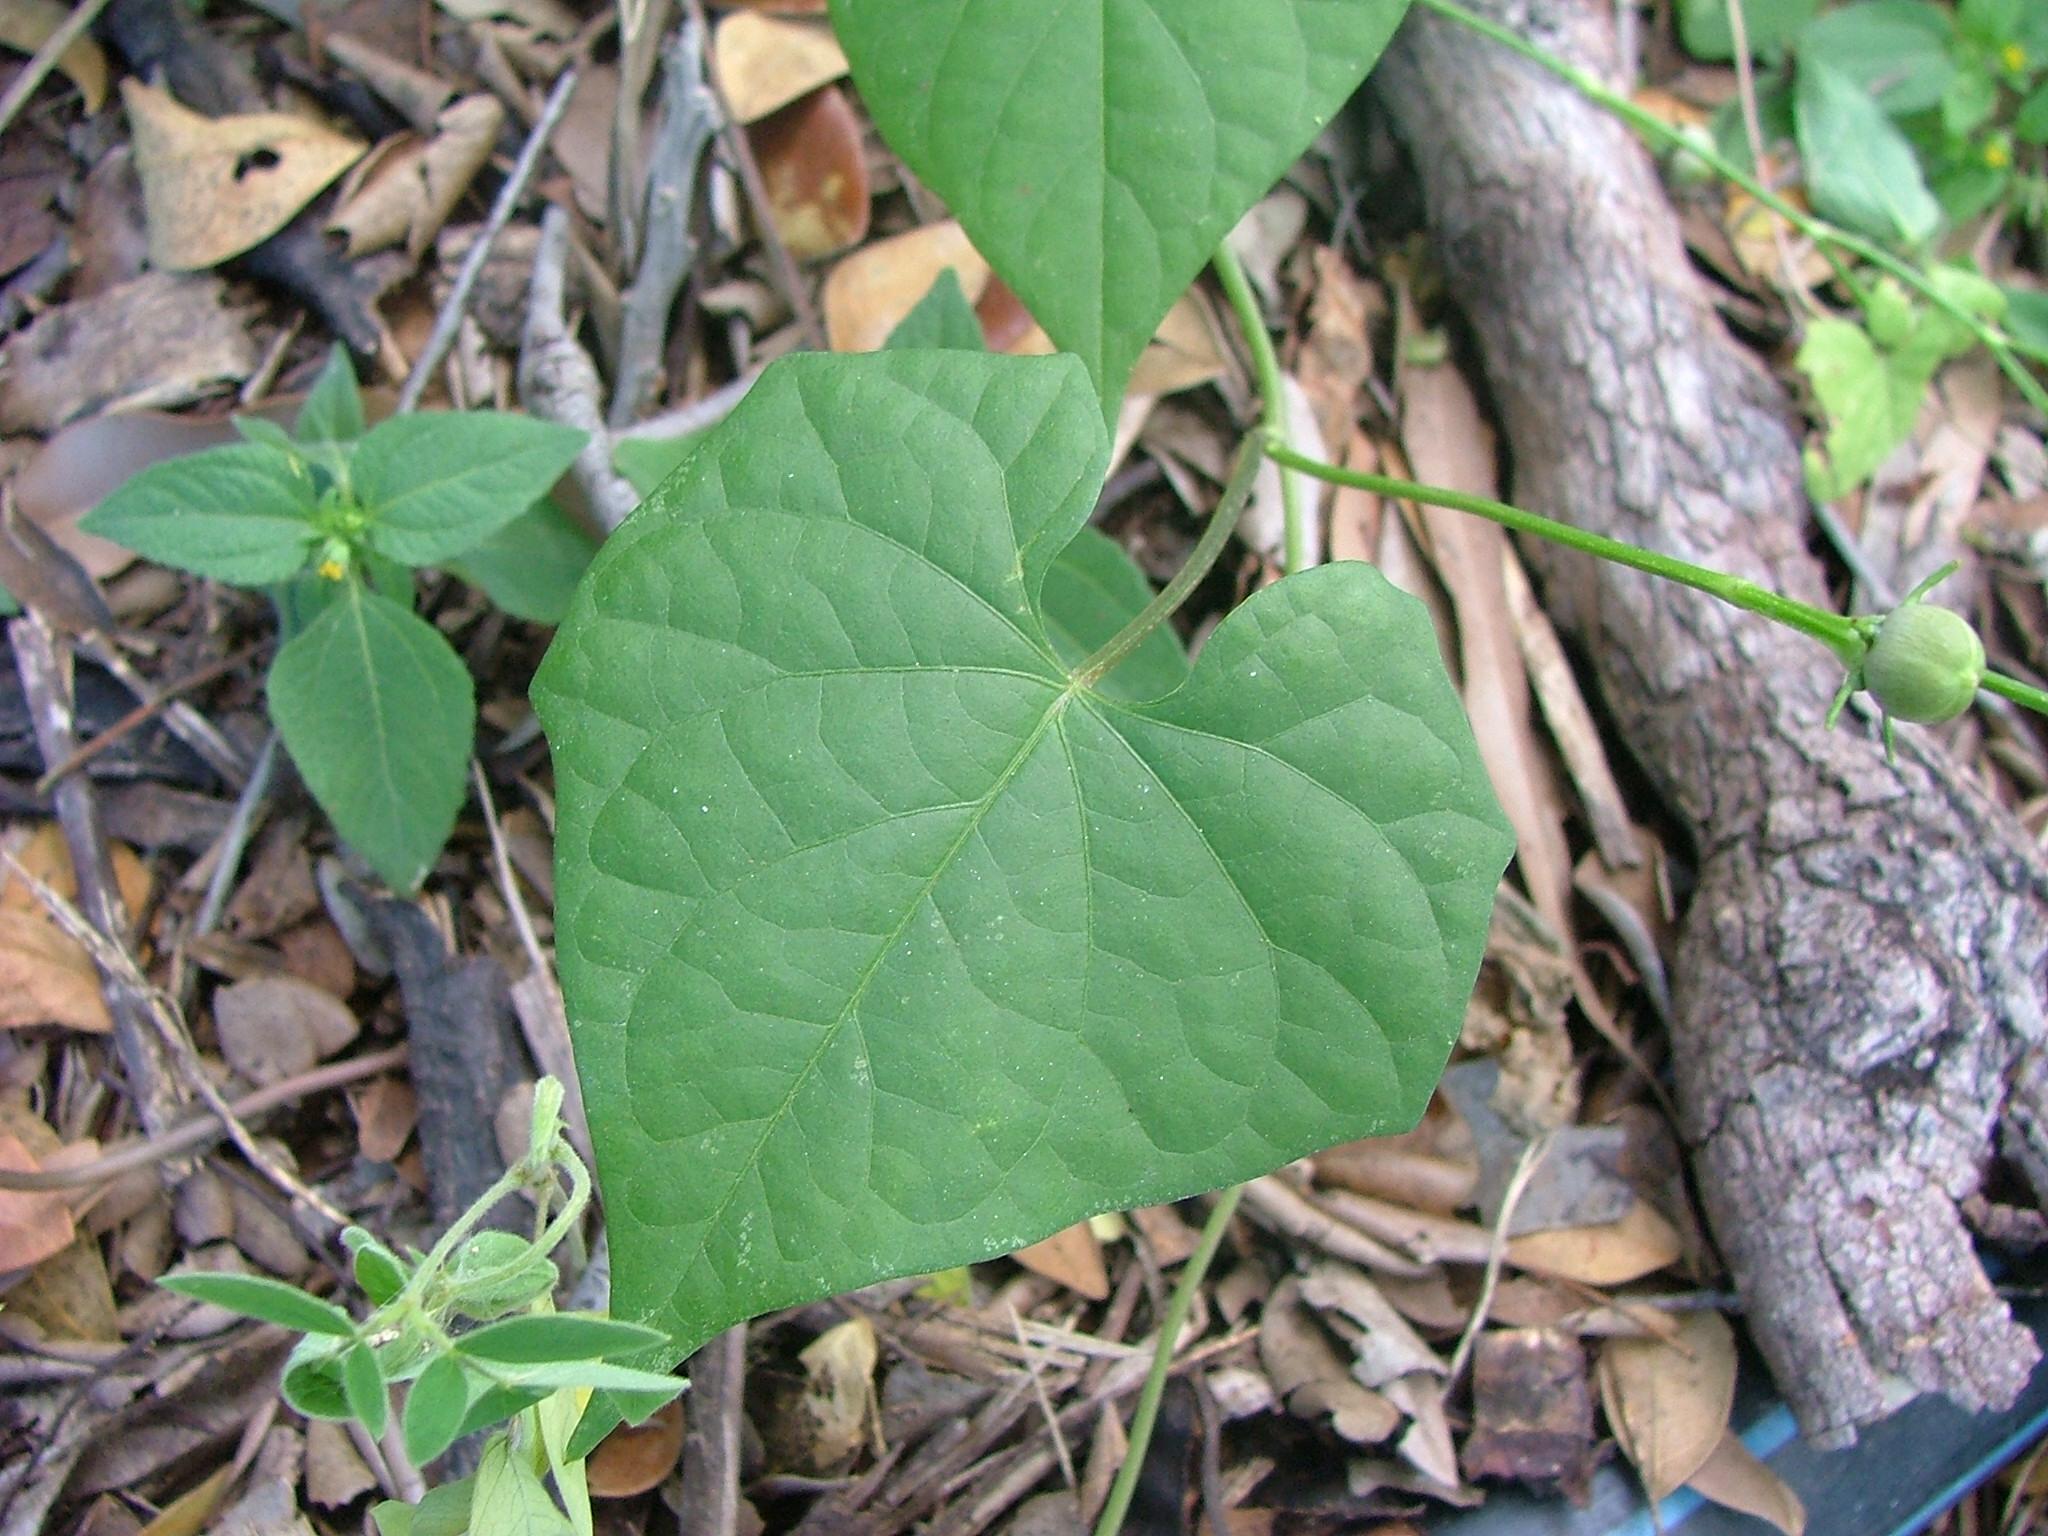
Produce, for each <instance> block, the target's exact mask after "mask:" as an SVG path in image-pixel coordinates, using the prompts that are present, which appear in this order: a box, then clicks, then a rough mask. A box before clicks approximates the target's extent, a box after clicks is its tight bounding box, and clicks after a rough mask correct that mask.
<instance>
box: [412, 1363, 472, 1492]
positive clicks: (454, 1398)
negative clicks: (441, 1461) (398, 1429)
mask: <svg viewBox="0 0 2048 1536" xmlns="http://www.w3.org/2000/svg"><path fill="white" fill-rule="evenodd" d="M468 1411H469V1377H468V1375H467V1373H465V1372H464V1371H463V1369H462V1362H461V1361H460V1360H458V1359H457V1358H456V1357H455V1356H453V1355H440V1356H437V1357H436V1358H435V1359H434V1360H433V1361H432V1362H431V1363H430V1364H429V1365H428V1366H427V1368H426V1369H425V1370H424V1371H421V1372H420V1374H419V1379H418V1380H417V1381H415V1382H414V1383H413V1384H412V1387H411V1389H410V1390H409V1391H408V1392H407V1393H406V1398H405V1419H404V1429H405V1454H406V1455H408V1456H410V1457H411V1458H412V1463H413V1465H414V1466H416V1467H424V1466H425V1465H426V1464H427V1463H428V1462H430V1461H432V1460H433V1459H434V1458H435V1457H436V1456H438V1455H440V1454H441V1453H442V1452H443V1451H445V1450H447V1449H448V1447H449V1446H451V1445H453V1444H454V1443H455V1432H456V1431H457V1430H458V1429H460V1428H461V1427H462V1416H463V1415H464V1414H465V1413H467V1412H468Z"/></svg>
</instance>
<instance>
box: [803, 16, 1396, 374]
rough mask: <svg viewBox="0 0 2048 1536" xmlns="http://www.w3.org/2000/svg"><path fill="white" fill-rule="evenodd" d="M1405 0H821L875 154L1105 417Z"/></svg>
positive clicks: (1362, 69)
mask: <svg viewBox="0 0 2048 1536" xmlns="http://www.w3.org/2000/svg"><path fill="white" fill-rule="evenodd" d="M1406 9H1407V0H1069V3H1066V4H1059V5H1049V4H1047V3H1046V0H832V23H833V29H834V31H835V32H836V33H837V35H838V37H839V41H840V43H841V45H842V46H843V47H844V48H845V50H846V56H847V59H848V60H849V61H850V62H851V64H852V66H853V77H854V80H855V82H856V83H857V84H858V85H859V86H860V93H861V99H862V101H864V102H865V103H866V104H867V107H868V109H869V111H871V112H872V113H873V114H874V118H875V124H876V126H877V127H879V128H880V129H881V131H882V136H883V137H884V138H885V139H887V140H888V141H889V147H890V148H892V149H894V150H895V151H896V152H897V153H898V154H900V155H901V156H902V157H903V158H904V160H905V161H907V162H908V163H909V165H910V167H911V169H912V170H914V171H915V172H916V173H917V174H918V176H919V177H920V178H922V179H923V180H924V181H925V182H926V183H927V184H928V185H929V186H930V187H931V188H932V190H933V191H935V192H937V193H938V194H939V196H941V197H943V198H944V199H945V200H946V204H947V206H948V207H950V208H951V209H952V210H953V212H954V214H955V215H956V216H957V217H958V218H959V220H960V222H961V224H962V225H963V226H964V227H965V228H966V230H967V233H968V235H969V236H970V237H971V238H972V240H973V241H974V245H975V248H976V249H977V250H979V251H980V252H981V253H982V254H983V255H984V256H986V257H987V258H988V260H989V263H990V265H992V266H993V267H994V268H995V269H996V271H997V272H998V273H999V274H1000V275H1001V276H1002V278H1003V280H1004V281H1005V282H1007V283H1008V284H1009V285H1010V287H1011V288H1013V289H1014V290H1016V293H1017V296H1018V297H1019V298H1020V299H1022V300H1023V301H1024V304H1025V307H1026V308H1028V309H1029V310H1030V311H1031V313H1032V315H1033V316H1035V317H1036V318H1037V320H1038V322H1039V324H1041V325H1043V326H1044V327H1045V329H1046V332H1047V334H1048V335H1050V336H1051V337H1052V339H1053V340H1054V341H1055V342H1057V343H1058V344H1059V345H1060V347H1061V348H1063V349H1064V350H1067V351H1071V352H1076V353H1078V354H1080V356H1081V358H1082V360H1083V361H1084V362H1086V364H1087V365H1088V372H1089V375H1090V377H1092V378H1093V379H1094V381H1095V386H1096V390H1097V392H1098V394H1099V396H1100V397H1101V399H1102V400H1103V402H1105V409H1107V410H1108V411H1110V412H1111V413H1112V414H1113V413H1114V408H1115V403H1116V402H1117V401H1118V400H1119V399H1121V398H1122V396H1123V390H1124V384H1125V381H1126V380H1127V379H1128V378H1129V377H1130V372H1131V366H1132V364H1133V363H1135V362H1136V361H1137V357H1138V353H1139V351H1140V350H1141V349H1142V348H1143V347H1144V345H1145V342H1146V339H1147V338H1148V337H1150V336H1151V334H1152V331H1153V328H1154V327H1155V326H1157V325H1158V323H1159V319H1160V317H1161V316H1162V315H1164V314H1165V313H1166V311H1167V308H1168V306H1169V305H1171V304H1172V303H1173V301H1174V300H1175V299H1177V298H1179V297H1180V295H1181V293H1182V292H1183V291H1184V290H1185V289H1186V288H1187V286H1188V284H1189V283H1191V282H1192V281H1194V278H1195V275H1196V274H1197V273H1198V272H1200V271H1201V269H1202V266H1203V264H1204V263H1205V262H1207V261H1208V259H1209V256H1210V253H1211V252H1213V251H1214V250H1215V248H1216V244H1217V242H1218V241H1220V240H1221V239H1222V238H1223V236H1224V235H1225V234H1226V233H1228V231H1229V230H1230V228H1231V226H1233V225H1234V224H1236V223H1237V221H1238V219H1239V218H1241V217H1242V216H1243V214H1244V212H1245V210H1246V209H1248V208H1250V207H1251V205H1252V204H1253V203H1254V202H1256V201H1257V200H1258V199H1259V198H1260V197H1262V196H1264V195H1265V193H1266V190H1267V189H1268V188H1269V187H1271V186H1272V185H1273V183H1274V182H1275V181H1277V180H1278V179H1279V178H1280V176H1281V174H1282V173H1283V172H1285V171H1286V169H1287V168H1288V166H1290V165H1291V164H1293V162H1294V160H1295V159H1296V157H1297V156H1299V155H1300V154H1301V152H1302V151H1303V150H1304V149H1306V148H1307V147H1308V145H1309V142H1310V140H1312V139H1313V138H1314V137H1315V136H1316V134H1317V133H1318V132H1320V131H1321V130H1322V128H1323V126H1324V125H1325V124H1326V123H1328V122H1329V120H1330V119H1331V118H1332V117H1333V116H1335V115H1336V112H1337V109H1338V108H1339V107H1341V106H1343V105H1344V103H1345V101H1346V100H1347V99H1348V98H1349V97H1350V95H1351V93H1352V92H1353V91H1355V90H1356V89H1357V88H1358V84H1359V82H1360V81H1361V80H1363V79H1364V78H1365V74H1366V71H1367V70H1368V69H1370V68H1371V67H1372V65H1373V62H1374V60H1376V59H1377V58H1378V57H1379V55H1380V50H1381V49H1383V48H1384V47H1385V46H1386V44H1387V39H1388V38H1390V37H1391V36H1392V35H1393V32H1394V28H1395V27H1396V26H1397V25H1399V23H1400V20H1401V17H1402V14H1403V13H1404V12H1405V11H1406Z"/></svg>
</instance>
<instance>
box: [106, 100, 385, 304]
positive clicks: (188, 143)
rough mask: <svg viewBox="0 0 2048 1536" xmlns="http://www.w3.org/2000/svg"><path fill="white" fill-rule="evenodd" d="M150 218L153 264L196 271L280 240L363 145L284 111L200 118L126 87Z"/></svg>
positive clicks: (173, 102) (171, 102)
mask: <svg viewBox="0 0 2048 1536" xmlns="http://www.w3.org/2000/svg"><path fill="white" fill-rule="evenodd" d="M121 99H122V101H124V102H125V103H127V106H128V124H129V128H130V130H131V132H132V133H133V135H134V139H135V168H136V171H137V173H138V174H139V175H140V176H141V177H142V201H143V207H144V208H145V210H146V211H147V213H148V217H149V259H150V261H151V262H152V263H153V264H155V265H156V266H158V267H160V268H163V269H165V270H167V271H172V272H191V271H197V270H199V269H201V268H205V267H211V266H216V265H218V264H219V263H221V262H223V261H226V260H227V259H228V258H229V257H231V256H239V255H241V254H242V252H244V251H246V250H248V249H249V248H250V247H251V246H253V245H256V244H259V243H260V242H262V241H263V240H265V239H267V238H269V237H270V236H271V235H274V234H276V233H277V232H278V231H279V230H280V229H282V228H284V226H285V225H287V224H289V223H290V222H291V221H292V218H293V216H294V215H296V214H297V213H298V211H299V210H300V209H301V208H303V207H305V206H306V204H308V203H309V202H311V201H312V200H313V199H314V197H316V196H317V195H318V194H319V193H320V191H321V190H322V189H323V188H325V187H326V186H327V184H328V183H329V182H331V181H333V180H334V178H335V177H337V176H339V175H340V174H341V173H342V172H343V171H345V170H347V169H348V168H349V166H351V165H352V164H354V163H355V161H356V160H357V158H359V157H360V156H361V155H362V153H363V146H362V145H361V144H358V143H357V142H356V141H355V140H354V139H350V138H346V137H344V136H343V135H341V134H338V133H336V132H335V131H334V130H333V129H331V128H328V127H325V126H324V125H322V124H320V123H316V122H313V121H311V120H310V119H307V118H303V117H293V116H291V115H290V114H288V113H283V112H249V113H243V114H239V115H236V116H232V117H202V116H200V115H199V114H198V113H197V112H192V111H188V110H187V109H186V108H185V107H184V106H182V105H181V104H180V103H179V102H178V101H177V100H176V99H175V98H174V97H173V96H171V95H170V93H169V92H167V91H161V90H158V89H157V88H156V87H155V86H150V85H144V84H143V83H142V82H141V81H139V80H123V81H122V82H121Z"/></svg>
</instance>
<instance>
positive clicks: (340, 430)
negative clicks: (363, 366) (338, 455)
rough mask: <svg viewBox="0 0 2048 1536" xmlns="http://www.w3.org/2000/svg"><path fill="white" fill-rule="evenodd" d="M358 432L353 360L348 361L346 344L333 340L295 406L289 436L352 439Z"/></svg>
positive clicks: (309, 439)
mask: <svg viewBox="0 0 2048 1536" xmlns="http://www.w3.org/2000/svg"><path fill="white" fill-rule="evenodd" d="M362 435H363V397H362V393H361V391H360V390H358V389H357V388H356V368H355V364H354V363H352V362H350V361H349V355H348V348H347V347H345V346H343V345H342V344H341V343H340V342H338V341H337V342H336V343H335V344H334V345H333V347H332V348H330V349H329V351H328V353H327V362H326V365H325V366H324V367H322V368H321V370H320V377H319V378H317V379H315V380H314V381H313V388H312V392H311V393H309V394H308V395H307V396H306V399H305V403H304V404H302V405H301V406H300V407H299V415H298V419H297V420H296V421H294V422H293V423H292V436H294V437H296V438H297V439H298V440H299V441H300V442H302V443H352V442H354V441H355V440H356V439H357V438H359V437H361V436H362Z"/></svg>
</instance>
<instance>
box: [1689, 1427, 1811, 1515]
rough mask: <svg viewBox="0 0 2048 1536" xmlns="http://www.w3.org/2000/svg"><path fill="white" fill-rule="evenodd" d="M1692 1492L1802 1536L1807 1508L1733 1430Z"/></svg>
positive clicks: (1693, 1483)
mask: <svg viewBox="0 0 2048 1536" xmlns="http://www.w3.org/2000/svg"><path fill="white" fill-rule="evenodd" d="M1689 1485H1690V1487H1691V1488H1692V1490H1693V1492H1695V1493H1697V1494H1699V1495H1700V1497H1702V1498H1706V1499H1712V1500H1713V1501H1714V1502H1715V1503H1716V1504H1720V1505H1724V1506H1726V1507H1727V1508H1729V1509H1734V1510H1740V1511H1741V1512H1742V1513H1743V1514H1745V1515H1754V1516H1755V1517H1756V1518H1757V1519H1759V1520H1767V1521H1769V1522H1770V1523H1771V1524H1772V1525H1775V1526H1776V1527H1777V1528H1778V1529H1779V1530H1781V1531H1783V1532H1784V1533H1785V1536H1803V1533H1804V1532H1805V1530H1806V1506H1805V1505H1804V1504H1802V1503H1800V1501H1799V1495H1798V1494H1796V1493H1794V1492H1793V1491H1792V1490H1791V1488H1789V1487H1788V1486H1786V1483H1785V1480H1784V1479H1783V1478H1781V1477H1780V1476H1778V1474H1777V1473H1775V1472H1773V1471H1772V1470H1771V1469H1770V1468H1769V1467H1767V1466H1765V1465H1764V1464H1763V1463H1762V1462H1761V1461H1758V1460H1757V1459H1756V1457H1755V1456H1753V1455H1751V1454H1750V1450H1749V1447H1748V1446H1746V1445H1744V1444H1743V1443H1742V1441H1741V1440H1740V1439H1738V1438H1737V1436H1736V1434H1735V1432H1734V1431H1733V1430H1730V1431H1728V1432H1727V1433H1726V1434H1724V1435H1722V1436H1721V1440H1720V1443H1719V1444H1718V1445H1716V1446H1715V1447H1714V1452H1713V1454H1712V1455H1711V1456H1709V1457H1708V1458H1707V1459H1706V1461H1705V1462H1703V1463H1702V1464H1701V1465H1700V1468H1699V1470H1698V1471H1696V1472H1694V1473H1693V1475H1692V1477H1691V1479H1690V1484H1689Z"/></svg>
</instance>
